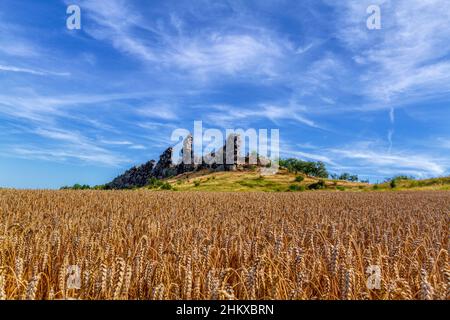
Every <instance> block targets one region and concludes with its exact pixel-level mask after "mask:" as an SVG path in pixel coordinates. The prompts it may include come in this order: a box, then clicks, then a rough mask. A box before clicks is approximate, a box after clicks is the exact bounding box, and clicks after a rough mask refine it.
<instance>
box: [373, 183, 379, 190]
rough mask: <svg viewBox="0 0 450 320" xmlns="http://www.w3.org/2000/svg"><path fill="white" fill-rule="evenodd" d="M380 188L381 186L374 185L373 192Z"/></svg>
mask: <svg viewBox="0 0 450 320" xmlns="http://www.w3.org/2000/svg"><path fill="white" fill-rule="evenodd" d="M379 188H380V186H379V185H378V184H374V185H373V187H372V189H373V190H378V189H379Z"/></svg>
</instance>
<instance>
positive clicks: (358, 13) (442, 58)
mask: <svg viewBox="0 0 450 320" xmlns="http://www.w3.org/2000/svg"><path fill="white" fill-rule="evenodd" d="M374 3H377V4H379V5H380V7H381V14H382V29H381V30H368V29H367V28H366V27H365V24H364V23H361V22H362V21H364V19H365V18H366V16H367V15H366V14H365V9H366V8H367V7H368V6H369V5H370V4H374ZM333 5H335V6H336V7H337V9H338V10H337V12H340V13H342V16H341V18H340V19H339V20H338V21H337V23H338V24H340V26H341V27H340V28H337V30H338V31H337V34H338V37H339V38H340V39H341V40H342V41H343V42H344V43H346V45H347V48H348V49H350V50H351V51H353V53H354V54H355V61H356V62H357V63H358V64H360V65H361V66H362V67H364V69H365V71H364V72H363V74H362V76H361V81H362V83H363V89H362V90H363V93H364V94H366V95H367V96H368V97H370V98H372V99H374V100H377V101H381V102H385V104H379V105H378V107H379V108H383V107H386V106H389V105H388V102H398V101H399V100H402V99H404V98H405V97H408V96H410V95H414V96H415V98H416V99H417V98H427V97H432V96H434V95H439V94H442V93H447V94H448V93H449V92H450V62H448V53H449V52H450V28H449V27H448V25H449V21H450V2H449V1H447V0H428V1H423V0H395V1H394V0H385V1H373V0H364V1H357V2H356V1H354V2H345V3H336V2H335V3H334V4H333Z"/></svg>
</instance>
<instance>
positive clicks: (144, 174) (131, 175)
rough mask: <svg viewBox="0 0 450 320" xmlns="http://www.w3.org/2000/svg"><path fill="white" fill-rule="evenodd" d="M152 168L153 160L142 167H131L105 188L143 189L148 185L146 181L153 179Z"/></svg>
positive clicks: (153, 165)
mask: <svg viewBox="0 0 450 320" xmlns="http://www.w3.org/2000/svg"><path fill="white" fill-rule="evenodd" d="M154 167H155V160H151V161H149V162H147V163H145V164H143V165H140V166H136V167H133V168H131V169H129V170H127V171H125V173H124V174H122V175H120V176H118V177H117V178H115V179H114V180H113V181H111V182H110V183H108V184H107V185H106V187H107V188H108V189H129V188H133V187H143V186H145V185H146V184H147V183H148V180H149V179H150V178H151V177H153V169H154Z"/></svg>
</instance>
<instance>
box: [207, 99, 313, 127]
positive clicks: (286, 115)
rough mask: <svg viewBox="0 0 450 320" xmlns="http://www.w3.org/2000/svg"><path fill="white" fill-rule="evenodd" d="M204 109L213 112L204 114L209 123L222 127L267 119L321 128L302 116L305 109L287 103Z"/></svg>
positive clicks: (217, 106)
mask: <svg viewBox="0 0 450 320" xmlns="http://www.w3.org/2000/svg"><path fill="white" fill-rule="evenodd" d="M206 109H212V110H215V111H213V112H209V113H206V118H207V120H208V121H210V122H211V123H215V124H218V125H220V126H222V127H227V128H233V127H236V125H237V124H238V122H246V123H249V122H252V121H255V120H257V119H268V120H270V121H272V122H273V123H278V122H279V121H294V122H297V123H299V124H303V125H307V126H309V127H313V128H321V127H320V126H319V125H318V124H317V123H316V122H314V121H313V120H311V119H309V118H308V117H306V116H305V115H304V113H305V111H306V107H304V106H301V105H298V104H295V103H292V102H288V103H286V105H284V106H283V105H274V104H260V105H257V106H255V107H247V108H244V107H235V106H230V105H214V106H208V107H207V108H206Z"/></svg>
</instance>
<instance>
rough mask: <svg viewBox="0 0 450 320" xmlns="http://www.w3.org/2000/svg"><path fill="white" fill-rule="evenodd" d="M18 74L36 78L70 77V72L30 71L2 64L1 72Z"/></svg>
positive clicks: (0, 66)
mask: <svg viewBox="0 0 450 320" xmlns="http://www.w3.org/2000/svg"><path fill="white" fill-rule="evenodd" d="M1 71H3V72H18V73H28V74H32V75H36V76H61V77H68V76H70V73H69V72H54V71H47V70H38V69H30V68H21V67H15V66H6V65H1V64H0V72H1Z"/></svg>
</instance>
